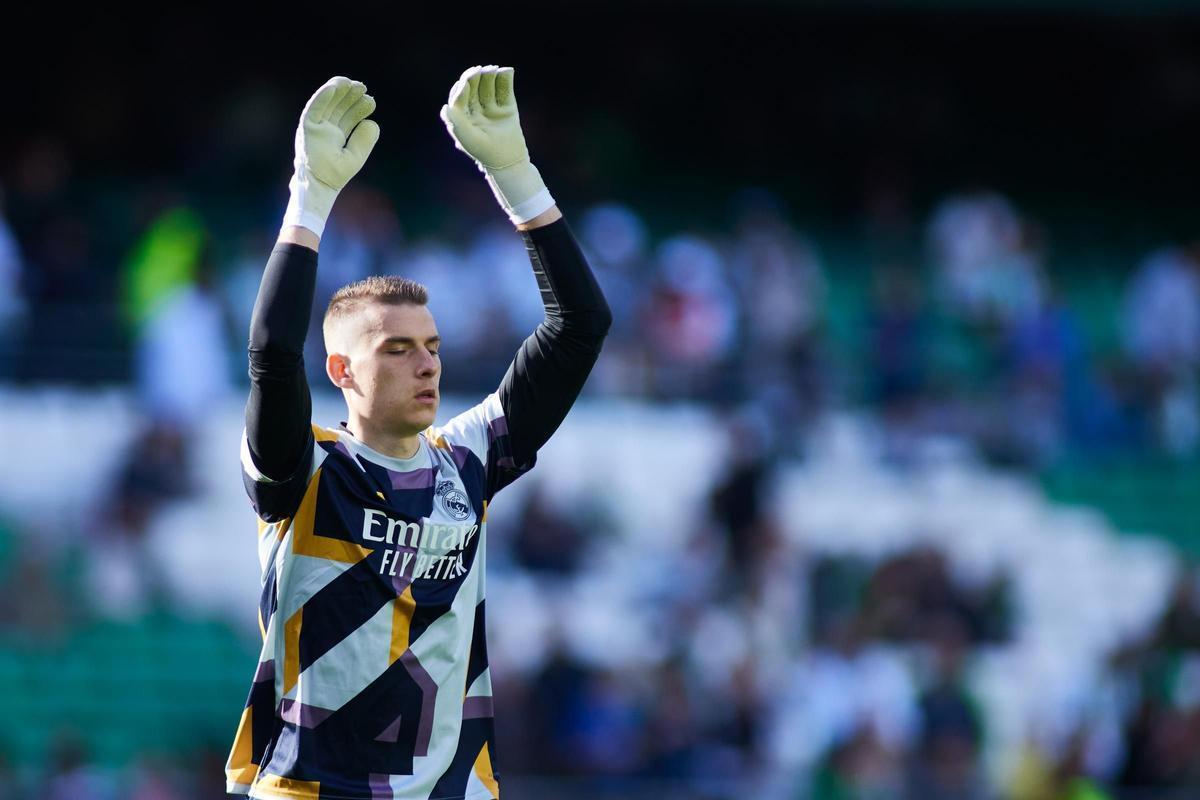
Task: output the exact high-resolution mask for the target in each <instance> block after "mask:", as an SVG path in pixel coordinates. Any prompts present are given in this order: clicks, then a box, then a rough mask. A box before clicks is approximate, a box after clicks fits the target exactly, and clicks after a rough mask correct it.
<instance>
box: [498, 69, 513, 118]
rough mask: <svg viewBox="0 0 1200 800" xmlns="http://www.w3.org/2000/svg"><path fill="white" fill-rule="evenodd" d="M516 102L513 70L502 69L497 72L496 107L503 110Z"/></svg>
mask: <svg viewBox="0 0 1200 800" xmlns="http://www.w3.org/2000/svg"><path fill="white" fill-rule="evenodd" d="M516 102H517V100H516V98H515V97H514V96H513V68H512V67H501V68H500V69H499V70H497V72H496V105H497V106H499V107H500V108H503V107H505V106H507V105H509V104H510V103H513V104H515V103H516Z"/></svg>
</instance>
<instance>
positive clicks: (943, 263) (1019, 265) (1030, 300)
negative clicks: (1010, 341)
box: [929, 191, 1041, 323]
mask: <svg viewBox="0 0 1200 800" xmlns="http://www.w3.org/2000/svg"><path fill="white" fill-rule="evenodd" d="M1026 233H1027V229H1026V228H1025V226H1024V225H1023V223H1022V221H1021V219H1020V217H1019V215H1018V214H1017V212H1016V210H1015V209H1014V208H1013V206H1012V204H1011V203H1010V202H1009V201H1008V200H1007V199H1006V198H1004V197H1002V196H1001V195H999V194H996V193H995V192H989V191H975V192H970V193H966V194H961V195H956V196H952V197H949V198H947V199H946V200H943V201H942V203H941V204H940V205H939V206H938V207H937V209H935V210H934V212H933V216H932V218H931V220H930V223H929V243H930V247H931V250H932V255H933V263H934V266H935V267H936V269H937V273H938V280H939V286H940V288H941V290H942V292H943V297H944V300H945V301H946V302H947V304H948V305H949V307H950V308H951V309H953V310H954V311H955V313H957V314H959V315H960V316H961V317H963V318H964V319H966V320H969V321H972V322H976V323H989V322H1006V321H1010V320H1012V319H1015V318H1018V317H1020V316H1022V315H1025V314H1028V313H1029V312H1031V311H1032V310H1033V309H1036V308H1037V307H1038V305H1039V303H1040V300H1041V286H1040V278H1039V274H1038V265H1037V262H1036V259H1035V258H1034V257H1033V253H1032V252H1031V251H1030V249H1029V248H1028V246H1027V245H1028V242H1027V241H1026V239H1025V237H1026Z"/></svg>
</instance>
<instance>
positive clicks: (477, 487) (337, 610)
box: [228, 394, 530, 800]
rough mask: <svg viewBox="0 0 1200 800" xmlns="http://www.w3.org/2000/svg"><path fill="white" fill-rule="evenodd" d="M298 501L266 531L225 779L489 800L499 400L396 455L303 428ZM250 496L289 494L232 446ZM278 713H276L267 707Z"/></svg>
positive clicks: (287, 791) (306, 794) (502, 432)
mask: <svg viewBox="0 0 1200 800" xmlns="http://www.w3.org/2000/svg"><path fill="white" fill-rule="evenodd" d="M313 433H314V437H313V438H314V447H313V453H312V458H311V461H310V463H309V464H308V465H307V469H306V470H305V489H304V492H303V496H302V499H301V502H300V506H299V508H298V509H297V510H296V512H295V514H294V515H293V516H291V517H289V518H285V519H282V520H278V521H275V522H268V521H266V520H263V521H262V522H261V523H260V525H259V540H258V548H259V560H260V562H261V565H262V569H263V587H262V596H261V600H260V605H259V622H260V625H261V626H262V634H263V647H262V653H261V655H260V657H259V662H258V670H257V674H256V675H255V679H254V688H253V689H252V691H251V693H250V700H249V703H248V705H247V706H246V708H245V710H244V712H243V714H242V720H241V725H240V727H239V730H238V733H237V737H236V741H235V743H234V747H233V755H232V757H231V759H230V764H229V774H228V780H229V782H230V786H229V788H230V790H231V791H235V792H237V791H240V792H248V793H249V794H250V796H251V797H263V798H268V797H289V798H334V797H345V798H351V797H353V798H380V797H395V798H408V797H414V798H417V797H420V798H431V799H432V798H461V797H466V798H470V799H471V800H475V798H491V797H497V796H498V795H499V787H498V785H497V780H496V776H495V771H494V768H493V765H492V755H493V752H494V750H495V745H494V742H493V730H492V689H491V681H490V676H489V673H488V662H487V646H486V644H485V641H484V597H485V569H484V568H485V563H486V552H487V549H486V542H487V525H486V521H487V516H486V515H487V503H488V501H489V499H490V498H491V496H492V495H493V494H494V493H495V492H496V491H497V490H498V489H499V487H500V486H502V485H504V484H505V483H507V482H509V481H511V480H513V479H514V478H515V477H516V476H517V475H519V474H521V472H523V471H524V470H525V469H527V468H528V466H530V465H525V466H523V467H517V466H516V465H514V463H513V460H512V455H511V451H510V450H509V447H508V445H509V437H508V431H507V428H506V424H505V418H504V413H503V409H502V408H501V406H500V400H499V397H498V396H497V395H496V394H492V395H490V396H489V397H488V398H487V399H486V400H485V401H484V402H482V403H481V404H479V405H477V406H475V407H474V408H472V409H470V410H469V411H467V412H465V413H463V414H460V415H459V416H457V417H455V418H454V419H452V420H451V421H450V422H449V423H448V424H446V425H445V426H444V427H442V428H431V429H430V430H428V431H426V432H425V433H424V434H422V435H421V437H420V438H421V441H420V447H419V449H418V450H417V453H416V455H414V456H413V457H412V458H408V459H398V458H390V457H388V456H385V455H382V454H380V453H377V452H375V451H373V450H371V449H370V448H368V447H366V446H365V445H363V444H362V443H361V442H359V441H358V440H357V439H356V438H355V437H354V436H353V435H352V434H351V433H350V432H349V431H347V430H345V429H344V428H342V429H337V430H327V429H322V428H317V427H314V428H313ZM242 465H243V469H244V471H245V477H246V481H247V484H248V487H249V489H250V491H251V496H252V498H254V499H255V501H256V504H257V505H269V504H270V503H271V500H272V495H273V494H277V493H278V492H279V490H280V489H281V488H282V487H281V486H280V485H279V484H273V483H272V482H271V481H269V480H267V479H265V478H264V477H263V476H262V475H261V474H260V473H259V472H258V471H257V469H256V467H255V465H254V463H253V460H252V459H251V458H250V456H249V451H248V448H246V449H243V458H242ZM277 711H278V713H276V712H277Z"/></svg>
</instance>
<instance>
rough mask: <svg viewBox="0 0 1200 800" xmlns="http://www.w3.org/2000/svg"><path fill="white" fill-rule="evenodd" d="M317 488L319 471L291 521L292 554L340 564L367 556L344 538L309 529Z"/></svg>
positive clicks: (314, 509)
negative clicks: (324, 534) (292, 521)
mask: <svg viewBox="0 0 1200 800" xmlns="http://www.w3.org/2000/svg"><path fill="white" fill-rule="evenodd" d="M320 486H321V470H320V469H318V470H317V472H316V474H315V475H313V478H312V480H311V481H309V483H308V489H307V490H306V491H305V492H304V499H303V500H301V501H300V508H299V509H297V510H296V516H295V522H294V524H293V525H292V552H293V553H295V554H297V555H301V556H312V557H313V558H327V559H330V560H332V561H341V562H342V563H343V564H357V563H358V562H359V561H362V560H363V559H364V558H366V557H367V556H368V555H370V553H371V551H370V550H368V549H367V548H365V547H362V546H361V545H357V544H354V543H353V542H347V541H346V540H345V539H335V538H333V537H331V536H321V535H320V534H319V533H317V532H316V531H314V530H313V523H314V520H315V519H316V512H317V490H318V489H319V488H320Z"/></svg>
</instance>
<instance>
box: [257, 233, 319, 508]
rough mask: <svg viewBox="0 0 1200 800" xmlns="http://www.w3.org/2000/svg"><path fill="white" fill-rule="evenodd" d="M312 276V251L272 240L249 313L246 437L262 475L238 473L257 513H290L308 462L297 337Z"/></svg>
mask: <svg viewBox="0 0 1200 800" xmlns="http://www.w3.org/2000/svg"><path fill="white" fill-rule="evenodd" d="M316 279H317V254H316V251H314V250H310V249H308V248H307V247H302V246H300V245H297V244H280V245H277V246H276V247H275V249H274V250H273V251H272V252H271V257H270V259H268V261H267V268H266V270H265V271H264V272H263V278H262V285H261V286H260V287H259V290H258V300H257V301H256V302H255V304H254V314H253V316H252V317H251V319H250V346H249V355H250V399H249V400H248V401H247V403H246V442H247V445H248V447H249V451H250V458H251V461H252V462H253V466H254V467H255V469H256V470H257V471H258V472H259V473H260V474H261V475H262V476H264V477H265V478H267V481H254V480H253V478H251V476H249V475H246V476H244V477H245V478H246V488H247V490H248V491H249V492H250V497H251V500H252V501H253V502H254V504H255V507H256V509H257V510H258V511H259V516H262V517H263V518H264V519H270V518H274V517H279V518H282V517H286V516H289V515H290V514H291V511H292V510H294V504H298V503H299V501H300V495H301V494H302V493H303V488H304V484H306V483H307V478H308V475H307V472H308V470H307V466H308V464H309V462H310V461H311V460H312V451H313V434H312V427H311V418H312V398H311V396H310V395H309V392H308V382H307V380H306V379H305V377H304V338H305V334H306V333H307V331H308V322H309V315H310V314H311V311H312V304H313V292H314V291H315V287H316ZM252 484H253V485H252ZM297 492H299V493H300V494H297ZM289 506H291V508H289Z"/></svg>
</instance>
